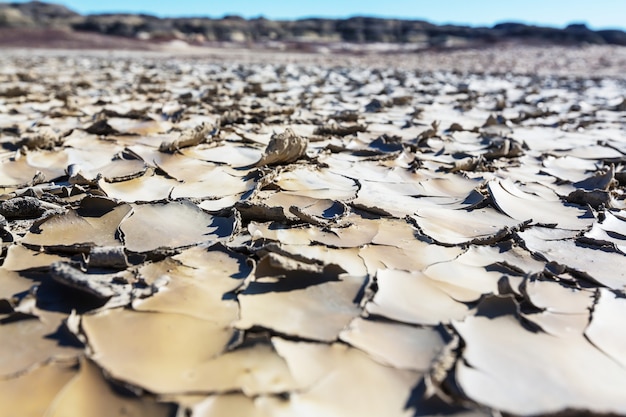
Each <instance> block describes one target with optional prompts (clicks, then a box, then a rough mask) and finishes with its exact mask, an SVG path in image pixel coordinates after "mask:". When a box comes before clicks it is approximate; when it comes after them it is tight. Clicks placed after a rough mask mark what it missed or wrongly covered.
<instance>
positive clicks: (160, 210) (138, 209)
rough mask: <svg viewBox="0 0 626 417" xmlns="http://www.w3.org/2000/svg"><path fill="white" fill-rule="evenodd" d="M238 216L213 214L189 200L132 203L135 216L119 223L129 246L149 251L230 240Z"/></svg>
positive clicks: (139, 250)
mask: <svg viewBox="0 0 626 417" xmlns="http://www.w3.org/2000/svg"><path fill="white" fill-rule="evenodd" d="M237 225H238V218H237V216H236V215H235V213H232V215H231V216H230V217H220V216H212V215H210V214H207V213H205V212H204V211H203V210H202V209H200V208H199V207H198V206H196V205H195V204H193V203H191V202H189V201H184V200H183V201H177V202H169V203H157V204H141V205H135V206H133V215H132V216H130V217H128V218H126V219H125V220H124V221H123V222H122V224H121V225H120V230H121V233H122V234H123V240H124V244H125V247H126V249H128V250H130V251H133V252H150V251H154V250H156V249H158V248H179V247H185V246H192V245H195V244H198V243H203V242H207V243H208V242H211V243H214V242H217V241H220V240H221V241H225V240H228V239H229V238H230V237H231V236H232V234H233V233H234V232H235V231H236V228H237Z"/></svg>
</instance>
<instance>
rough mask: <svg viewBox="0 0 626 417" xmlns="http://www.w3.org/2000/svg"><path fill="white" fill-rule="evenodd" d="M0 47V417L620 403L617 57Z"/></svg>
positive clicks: (545, 408) (625, 138)
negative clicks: (212, 53) (513, 59)
mask: <svg viewBox="0 0 626 417" xmlns="http://www.w3.org/2000/svg"><path fill="white" fill-rule="evenodd" d="M589 51H590V52H589V53H590V54H591V55H590V57H588V59H590V60H592V59H594V57H597V56H596V55H593V54H594V53H597V52H595V51H596V50H591V49H590V50H589ZM5 52H6V53H5ZM5 52H3V54H2V55H0V145H1V147H2V149H1V151H0V152H1V153H0V234H1V238H2V252H1V258H0V260H1V264H2V265H1V267H0V404H2V407H0V416H17V415H19V416H42V415H45V416H87V415H88V416H108V417H110V416H122V415H134V416H174V415H176V416H190V417H208V416H234V415H237V416H321V415H323V416H349V415H353V416H431V415H432V416H437V415H456V416H490V415H491V416H499V415H501V414H506V415H555V414H556V415H568V414H585V413H588V414H594V415H598V414H607V415H610V414H622V415H624V414H626V395H625V392H626V391H625V387H626V325H625V324H624V320H623V318H624V316H625V315H626V298H625V288H626V261H625V260H626V258H625V254H626V200H625V199H626V188H625V186H626V169H625V167H624V166H625V162H626V131H625V126H626V81H625V79H624V78H623V74H622V77H620V76H619V74H602V75H603V76H599V75H598V73H597V72H596V73H591V71H595V70H593V68H594V65H591V64H590V65H589V68H590V70H589V71H588V73H587V75H584V74H583V75H581V73H580V72H581V71H583V70H584V65H580V63H579V61H576V60H573V61H572V62H574V63H575V65H574V67H573V69H572V71H570V72H571V74H570V75H567V74H565V75H564V74H563V73H562V72H563V71H565V72H567V71H566V70H567V68H565V70H563V71H561V70H559V71H552V73H550V71H549V70H548V71H545V72H547V73H545V74H544V73H543V72H542V71H535V70H534V69H533V67H532V65H530V64H528V66H527V67H519V68H518V69H519V71H518V72H504V71H503V72H497V71H496V72H493V73H491V72H488V71H467V70H464V69H463V68H461V67H459V68H461V69H459V70H456V71H452V70H445V69H441V68H439V69H433V68H429V65H430V64H428V63H426V64H425V65H424V66H421V65H418V64H419V61H417V63H413V64H410V63H409V64H407V63H406V62H405V63H403V64H402V65H398V66H397V67H390V66H387V67H385V66H381V63H380V62H379V63H378V65H375V63H373V62H371V61H368V60H367V59H365V58H363V59H362V60H359V59H358V58H356V57H355V58H353V59H352V60H351V61H350V60H348V59H347V58H342V60H339V61H338V62H333V61H332V60H331V59H327V60H326V61H325V62H315V63H312V62H311V60H302V61H303V62H298V61H297V60H294V61H293V62H289V61H288V60H286V59H284V58H283V59H282V61H281V60H277V61H275V60H272V59H270V58H271V57H270V56H269V55H268V56H266V57H260V58H259V59H258V60H256V61H255V60H254V59H250V57H247V58H246V59H245V60H243V59H240V58H241V57H237V56H234V57H233V56H226V57H222V59H217V58H215V57H208V58H207V57H193V56H178V57H175V58H172V57H169V56H165V55H164V56H158V55H154V54H147V53H137V54H135V55H129V54H126V55H124V54H120V55H116V56H114V57H113V58H111V57H109V56H107V55H105V54H103V53H95V52H94V53H78V52H73V53H67V54H66V53H59V52H57V53H51V52H47V53H40V54H37V53H32V54H24V53H18V52H16V51H13V52H11V51H5ZM531 52H532V50H531ZM535 52H536V51H535ZM600 52H601V53H604V52H602V50H600ZM581 53H584V51H583V52H580V51H575V52H571V51H570V52H567V53H565V52H564V56H565V57H571V56H574V55H575V54H581ZM567 54H570V55H567ZM572 54H574V55H572ZM622 54H623V53H622ZM576 56H578V55H576ZM617 56H621V55H619V54H617ZM470 58H471V59H476V57H475V56H473V55H472V57H470ZM389 59H398V58H397V57H392V58H389ZM446 59H447V58H446ZM483 59H485V58H484V57H483ZM572 59H573V58H572ZM607 59H608V58H607ZM444 61H445V60H444ZM464 62H465V61H464ZM467 62H469V64H467V65H466V68H473V64H472V62H474V61H471V62H470V61H467ZM589 62H596V61H589ZM470 64H471V65H470ZM531 64H532V63H531ZM411 65H413V66H411ZM446 65H447V64H446V63H445V62H444V64H443V67H444V68H445V67H446ZM460 65H461V66H462V64H460ZM484 65H486V66H488V63H487V64H483V66H484ZM564 65H565V64H564ZM581 68H582V70H581ZM544 69H545V68H544ZM561 69H563V68H561ZM622 69H623V67H622ZM600 73H601V71H600ZM550 74H552V75H550Z"/></svg>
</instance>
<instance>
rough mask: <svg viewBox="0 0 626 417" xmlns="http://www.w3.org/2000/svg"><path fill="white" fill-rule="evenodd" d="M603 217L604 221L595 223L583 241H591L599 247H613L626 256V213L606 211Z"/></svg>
mask: <svg viewBox="0 0 626 417" xmlns="http://www.w3.org/2000/svg"><path fill="white" fill-rule="evenodd" d="M603 215H604V219H603V220H602V221H601V222H599V221H596V222H594V223H593V226H591V229H590V230H588V231H587V232H585V234H584V235H583V238H582V239H589V240H590V242H591V243H595V244H597V245H602V244H610V245H613V246H614V247H615V248H616V249H617V250H619V251H620V252H621V253H623V254H625V255H626V212H624V211H623V210H621V211H609V210H606V211H604V212H603Z"/></svg>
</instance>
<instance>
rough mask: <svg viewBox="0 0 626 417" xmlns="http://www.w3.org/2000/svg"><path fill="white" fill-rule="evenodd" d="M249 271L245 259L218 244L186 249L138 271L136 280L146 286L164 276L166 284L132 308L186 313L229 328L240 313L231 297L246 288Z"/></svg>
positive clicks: (136, 301) (138, 301)
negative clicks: (144, 283) (139, 279)
mask: <svg viewBox="0 0 626 417" xmlns="http://www.w3.org/2000/svg"><path fill="white" fill-rule="evenodd" d="M251 269H252V268H251V267H250V266H249V265H247V264H246V258H245V257H244V256H242V255H239V254H236V253H234V252H231V251H229V250H226V249H225V248H223V247H221V245H216V246H213V247H211V248H209V249H208V250H207V249H206V248H202V247H194V248H191V249H187V250H185V251H183V252H182V253H180V254H178V255H176V256H174V257H173V258H166V259H164V260H163V261H159V262H155V263H152V264H147V265H144V266H142V267H141V268H140V269H139V277H140V278H141V279H142V280H144V281H145V282H146V283H147V284H149V285H152V284H153V283H155V282H156V281H158V280H160V279H163V278H164V277H166V278H167V279H168V280H169V283H168V285H167V287H166V288H164V290H163V291H159V292H158V293H157V294H154V295H152V296H151V297H148V298H144V299H136V300H134V302H133V308H134V309H135V310H138V311H153V312H166V313H177V314H185V315H188V316H192V317H198V318H201V319H205V320H207V321H210V322H212V323H218V324H221V325H224V326H229V325H231V324H232V323H233V322H234V321H236V320H237V318H238V314H239V306H238V304H237V301H236V300H235V299H234V297H233V296H232V295H233V293H234V292H235V291H236V290H237V289H238V288H239V287H241V286H243V285H245V282H246V279H247V277H248V276H249V274H250V273H251Z"/></svg>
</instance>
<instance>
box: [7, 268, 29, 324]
mask: <svg viewBox="0 0 626 417" xmlns="http://www.w3.org/2000/svg"><path fill="white" fill-rule="evenodd" d="M33 285H34V283H33V281H31V280H29V279H26V278H24V277H22V276H20V275H19V274H18V273H16V272H14V271H11V270H10V269H8V268H7V267H6V266H5V265H2V267H0V314H5V313H10V312H11V311H12V310H13V309H14V307H15V306H16V305H17V304H18V303H19V301H20V299H21V298H23V297H24V294H25V293H28V291H29V290H30V289H31V287H32V286H33Z"/></svg>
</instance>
